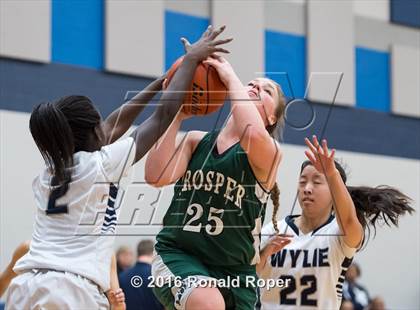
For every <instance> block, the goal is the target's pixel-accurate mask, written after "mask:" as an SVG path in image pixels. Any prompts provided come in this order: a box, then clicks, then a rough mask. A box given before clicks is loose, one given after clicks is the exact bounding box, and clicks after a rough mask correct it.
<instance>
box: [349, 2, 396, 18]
mask: <svg viewBox="0 0 420 310" xmlns="http://www.w3.org/2000/svg"><path fill="white" fill-rule="evenodd" d="M389 7H390V4H389V0H353V12H354V14H355V15H358V16H365V17H369V18H374V19H380V20H383V21H385V22H389V11H390V9H389Z"/></svg>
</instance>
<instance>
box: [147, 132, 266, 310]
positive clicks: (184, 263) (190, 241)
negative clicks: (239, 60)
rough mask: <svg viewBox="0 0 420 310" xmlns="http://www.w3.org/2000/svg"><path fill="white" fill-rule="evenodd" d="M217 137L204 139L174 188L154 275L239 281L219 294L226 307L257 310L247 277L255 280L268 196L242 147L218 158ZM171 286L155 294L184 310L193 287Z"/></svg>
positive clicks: (154, 266) (235, 146) (155, 261)
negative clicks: (237, 284) (229, 278)
mask: <svg viewBox="0 0 420 310" xmlns="http://www.w3.org/2000/svg"><path fill="white" fill-rule="evenodd" d="M217 135H218V131H213V132H210V133H208V134H206V135H205V136H204V137H203V139H202V140H201V141H200V143H199V144H198V146H197V148H196V150H195V151H194V153H193V155H192V158H191V160H190V162H189V164H188V167H187V170H186V172H185V174H184V176H183V177H182V178H181V179H179V180H178V182H177V183H176V185H175V189H174V197H173V199H172V202H171V205H170V206H169V209H168V211H167V213H166V215H165V217H164V220H163V225H164V228H163V229H162V230H161V231H160V233H159V234H158V236H157V244H156V252H157V256H156V257H155V260H154V263H153V267H152V274H153V276H154V277H155V278H157V277H164V278H165V279H169V278H174V277H180V278H181V279H186V278H188V277H189V276H202V277H210V278H216V279H221V278H224V277H227V276H228V275H230V276H231V277H239V278H240V282H241V284H240V287H235V288H233V287H231V288H230V289H229V290H227V289H220V291H221V292H222V294H223V296H224V297H225V302H226V306H227V307H234V308H235V309H253V308H254V304H255V302H256V299H257V298H256V288H255V287H245V278H244V277H245V276H254V277H256V272H255V264H256V263H258V262H259V245H260V231H261V226H262V220H263V219H264V215H265V205H266V202H267V199H268V197H269V195H268V193H267V192H266V191H265V190H264V189H263V188H262V187H261V185H260V184H259V183H258V181H257V179H256V178H255V176H254V174H253V172H252V169H251V167H250V164H249V162H248V158H247V155H246V153H245V152H244V150H243V149H242V148H241V146H240V144H239V143H237V144H235V145H233V146H232V147H230V148H229V149H228V150H226V151H225V152H223V153H222V154H218V152H217V147H216V138H217ZM168 282H169V280H168ZM185 282H187V281H185ZM172 284H173V283H170V284H169V285H166V286H164V287H159V288H156V289H155V293H156V295H157V296H158V298H159V299H160V300H161V302H162V303H163V304H164V305H165V307H167V308H174V307H175V308H177V309H182V308H183V307H184V306H185V301H186V299H187V297H188V295H189V294H190V293H191V291H192V289H193V288H192V287H190V286H189V285H187V284H185V285H183V287H182V288H179V287H175V286H173V285H172Z"/></svg>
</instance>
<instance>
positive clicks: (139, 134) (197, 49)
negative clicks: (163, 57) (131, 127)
mask: <svg viewBox="0 0 420 310" xmlns="http://www.w3.org/2000/svg"><path fill="white" fill-rule="evenodd" d="M224 29H225V27H221V28H219V29H217V30H213V28H212V27H211V26H209V28H208V29H207V30H206V32H204V34H203V35H202V36H201V38H200V40H199V41H198V42H196V43H195V44H193V45H190V44H189V43H188V41H187V40H186V39H183V42H184V45H185V48H186V50H187V54H186V55H185V57H184V60H183V61H182V63H181V65H180V66H179V68H178V70H177V71H176V72H175V75H174V77H173V78H172V80H171V82H170V83H169V86H168V88H167V89H166V91H165V92H163V94H162V97H161V98H160V102H159V105H158V107H157V108H156V110H155V111H154V113H153V114H152V116H150V117H149V118H148V119H147V120H146V121H145V122H143V123H142V124H141V125H140V126H138V127H137V129H136V130H135V131H134V132H133V133H132V134H131V136H132V137H133V138H134V140H135V141H136V156H135V162H137V161H138V160H140V159H141V158H142V157H143V156H144V155H145V154H146V153H147V152H148V151H149V150H150V148H151V147H152V146H153V144H155V143H156V141H157V140H158V139H159V138H160V137H161V135H162V134H163V133H164V132H165V131H166V129H167V128H168V127H169V125H170V124H171V123H172V121H173V119H174V118H175V116H176V114H177V113H178V111H179V109H180V107H181V105H182V103H183V101H184V97H185V92H186V91H188V90H189V88H190V86H191V81H192V79H193V76H194V73H195V69H196V67H197V65H198V63H199V62H200V61H202V60H204V59H206V58H207V57H208V56H210V55H212V54H213V53H216V52H224V53H226V52H228V51H227V50H225V49H223V48H220V47H218V45H220V44H224V43H228V42H230V41H231V39H227V40H216V38H217V36H218V35H219V34H220V33H221V32H222V31H223V30H224Z"/></svg>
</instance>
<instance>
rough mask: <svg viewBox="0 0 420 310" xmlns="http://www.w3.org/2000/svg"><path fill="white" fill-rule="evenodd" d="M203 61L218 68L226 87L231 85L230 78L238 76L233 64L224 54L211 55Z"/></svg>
mask: <svg viewBox="0 0 420 310" xmlns="http://www.w3.org/2000/svg"><path fill="white" fill-rule="evenodd" d="M203 63H205V64H207V65H210V66H213V67H214V68H215V69H216V71H217V73H218V74H219V77H220V80H221V81H222V82H223V84H225V86H226V87H228V86H229V81H230V79H231V78H232V77H234V76H236V74H235V71H234V70H233V68H232V66H231V64H230V63H229V62H228V61H227V60H226V59H225V58H224V57H222V56H219V55H211V56H210V57H208V58H207V59H206V60H204V61H203Z"/></svg>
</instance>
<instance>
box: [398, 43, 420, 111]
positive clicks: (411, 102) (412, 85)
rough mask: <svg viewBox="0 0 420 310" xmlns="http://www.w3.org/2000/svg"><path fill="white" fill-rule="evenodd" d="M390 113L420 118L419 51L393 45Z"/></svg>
mask: <svg viewBox="0 0 420 310" xmlns="http://www.w3.org/2000/svg"><path fill="white" fill-rule="evenodd" d="M391 72H392V112H394V113H397V114H402V115H408V116H415V117H420V49H418V48H414V47H408V46H402V45H393V46H392V52H391Z"/></svg>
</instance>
